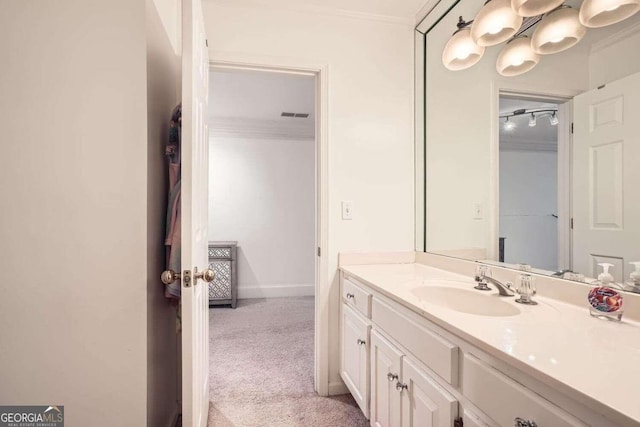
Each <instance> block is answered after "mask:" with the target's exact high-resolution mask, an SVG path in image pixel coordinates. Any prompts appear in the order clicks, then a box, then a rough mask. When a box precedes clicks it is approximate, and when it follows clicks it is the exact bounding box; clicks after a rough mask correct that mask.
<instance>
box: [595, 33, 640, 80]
mask: <svg viewBox="0 0 640 427" xmlns="http://www.w3.org/2000/svg"><path fill="white" fill-rule="evenodd" d="M638 46H640V23H638V24H635V25H634V26H632V27H630V28H628V29H627V30H626V31H623V32H622V33H620V34H618V35H617V36H612V37H611V38H610V39H608V40H605V41H603V42H602V43H600V44H596V45H595V46H594V48H593V49H592V50H591V54H590V56H589V88H590V89H594V88H596V87H598V86H600V85H602V84H606V83H610V82H612V81H614V80H618V79H621V78H623V77H626V76H629V75H631V74H633V73H637V72H639V71H640V55H638V54H637V53H636V52H637V50H638Z"/></svg>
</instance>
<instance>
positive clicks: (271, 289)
mask: <svg viewBox="0 0 640 427" xmlns="http://www.w3.org/2000/svg"><path fill="white" fill-rule="evenodd" d="M315 288H316V287H315V285H314V284H313V283H311V284H302V285H265V286H238V299H250V298H283V297H310V296H314V295H315Z"/></svg>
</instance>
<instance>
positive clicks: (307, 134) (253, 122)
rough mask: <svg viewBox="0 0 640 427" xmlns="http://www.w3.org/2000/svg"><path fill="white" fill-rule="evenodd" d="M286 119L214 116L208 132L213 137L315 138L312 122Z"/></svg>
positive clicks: (296, 139)
mask: <svg viewBox="0 0 640 427" xmlns="http://www.w3.org/2000/svg"><path fill="white" fill-rule="evenodd" d="M293 120H297V119H293ZM287 121H288V120H287V119H284V120H282V121H281V120H264V119H249V118H240V117H214V118H212V119H211V120H210V121H209V133H210V135H211V136H212V137H214V138H249V139H277V140H288V141H300V140H314V139H315V125H314V124H312V125H308V124H307V123H287Z"/></svg>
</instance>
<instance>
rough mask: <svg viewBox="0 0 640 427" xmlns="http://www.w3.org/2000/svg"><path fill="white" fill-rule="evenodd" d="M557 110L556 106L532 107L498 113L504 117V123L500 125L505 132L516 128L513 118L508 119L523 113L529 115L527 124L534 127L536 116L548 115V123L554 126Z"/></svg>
mask: <svg viewBox="0 0 640 427" xmlns="http://www.w3.org/2000/svg"><path fill="white" fill-rule="evenodd" d="M557 112H558V110H557V109H556V108H533V109H528V110H527V109H525V108H522V109H519V110H515V111H513V112H510V113H503V114H500V116H499V117H500V118H501V119H504V123H503V125H502V127H503V129H504V130H505V131H507V132H510V131H512V130H514V129H515V128H516V126H517V125H516V123H515V121H513V120H510V119H511V118H512V117H519V116H524V115H527V114H528V115H529V126H531V127H534V126H536V125H537V124H538V116H540V115H542V116H549V123H550V124H551V125H552V126H556V125H557V124H558V116H557Z"/></svg>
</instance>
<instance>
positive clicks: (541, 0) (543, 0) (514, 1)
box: [511, 0, 564, 17]
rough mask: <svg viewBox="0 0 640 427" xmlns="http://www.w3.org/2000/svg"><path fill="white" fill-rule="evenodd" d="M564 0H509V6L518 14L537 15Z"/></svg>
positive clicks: (548, 10)
mask: <svg viewBox="0 0 640 427" xmlns="http://www.w3.org/2000/svg"><path fill="white" fill-rule="evenodd" d="M562 3H564V0H511V7H512V8H513V10H515V11H516V13H517V14H518V15H520V16H525V17H529V16H538V15H542V14H544V13H547V12H550V11H552V10H553V9H555V8H556V7H558V6H560V5H561V4H562Z"/></svg>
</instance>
